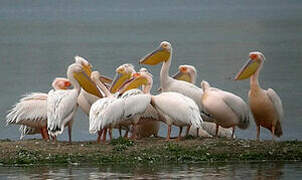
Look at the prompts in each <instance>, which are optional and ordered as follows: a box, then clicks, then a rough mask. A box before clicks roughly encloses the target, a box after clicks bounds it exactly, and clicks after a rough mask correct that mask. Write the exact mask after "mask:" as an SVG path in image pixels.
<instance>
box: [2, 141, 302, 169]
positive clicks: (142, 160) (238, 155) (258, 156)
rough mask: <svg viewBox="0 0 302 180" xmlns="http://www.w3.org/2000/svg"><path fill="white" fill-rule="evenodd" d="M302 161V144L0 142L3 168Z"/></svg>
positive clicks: (267, 142)
mask: <svg viewBox="0 0 302 180" xmlns="http://www.w3.org/2000/svg"><path fill="white" fill-rule="evenodd" d="M279 160H281V161H301V160H302V142H300V141H284V142H275V143H272V142H271V141H263V142H256V141H254V140H230V139H222V138H216V139H215V138H214V139H207V138H199V139H192V138H186V139H184V140H182V141H179V142H178V141H172V142H166V141H165V140H164V139H161V138H147V139H143V140H138V141H135V142H133V141H130V140H127V139H123V138H120V139H116V140H113V141H112V142H111V143H106V144H96V143H95V142H73V143H72V144H68V143H67V142H56V143H54V142H45V141H43V140H35V139H33V140H24V141H10V140H1V141H0V163H1V164H2V165H32V164H33V165H40V164H66V165H67V164H72V165H79V164H113V163H125V164H157V163H161V164H164V163H200V162H213V161H224V162H228V161H279Z"/></svg>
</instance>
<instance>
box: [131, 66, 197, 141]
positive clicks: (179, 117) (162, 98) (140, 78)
mask: <svg viewBox="0 0 302 180" xmlns="http://www.w3.org/2000/svg"><path fill="white" fill-rule="evenodd" d="M133 77H134V78H133V80H132V81H133V82H135V83H138V82H140V84H141V85H143V92H144V93H145V94H146V95H148V96H150V97H151V102H150V103H151V104H152V106H153V107H155V109H156V110H157V111H158V112H159V113H160V114H161V116H163V117H164V118H159V120H161V121H163V122H164V123H166V124H167V125H168V131H167V138H166V139H167V140H170V135H171V127H172V125H175V126H178V127H179V129H180V130H179V135H178V139H180V138H181V133H182V128H183V127H184V126H187V127H188V128H187V133H188V132H189V129H190V127H191V126H193V127H195V128H197V130H198V129H199V128H200V127H201V124H202V122H203V120H202V118H201V116H200V113H199V109H198V106H197V105H196V103H195V102H194V101H193V100H192V99H191V98H189V97H186V96H184V95H182V94H180V93H176V92H163V93H161V94H158V95H151V94H150V90H151V88H152V83H153V80H152V76H151V75H150V73H147V72H145V71H141V72H138V73H135V74H134V75H133ZM129 83H131V82H129ZM141 103H142V102H141V101H137V102H136V103H135V105H136V107H137V106H140V104H141Z"/></svg>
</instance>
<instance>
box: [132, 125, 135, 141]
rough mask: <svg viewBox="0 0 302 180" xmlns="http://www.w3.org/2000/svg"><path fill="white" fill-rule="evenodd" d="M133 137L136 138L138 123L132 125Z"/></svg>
mask: <svg viewBox="0 0 302 180" xmlns="http://www.w3.org/2000/svg"><path fill="white" fill-rule="evenodd" d="M131 139H136V124H133V125H132V134H131Z"/></svg>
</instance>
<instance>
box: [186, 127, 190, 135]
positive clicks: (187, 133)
mask: <svg viewBox="0 0 302 180" xmlns="http://www.w3.org/2000/svg"><path fill="white" fill-rule="evenodd" d="M190 128H191V125H189V126H187V131H186V136H188V135H189V131H190Z"/></svg>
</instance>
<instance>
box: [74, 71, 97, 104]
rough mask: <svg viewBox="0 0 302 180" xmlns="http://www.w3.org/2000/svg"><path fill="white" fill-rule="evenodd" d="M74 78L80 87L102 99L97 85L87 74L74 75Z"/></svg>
mask: <svg viewBox="0 0 302 180" xmlns="http://www.w3.org/2000/svg"><path fill="white" fill-rule="evenodd" d="M73 76H74V78H75V79H76V80H77V81H78V82H79V84H80V86H81V87H82V88H83V89H84V90H85V91H87V92H88V93H90V94H93V95H95V96H98V97H100V98H102V97H103V96H102V93H101V92H100V91H99V89H98V88H97V87H96V85H95V83H94V82H93V81H92V80H91V79H90V77H89V76H88V75H87V74H86V73H85V72H79V73H73Z"/></svg>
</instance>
